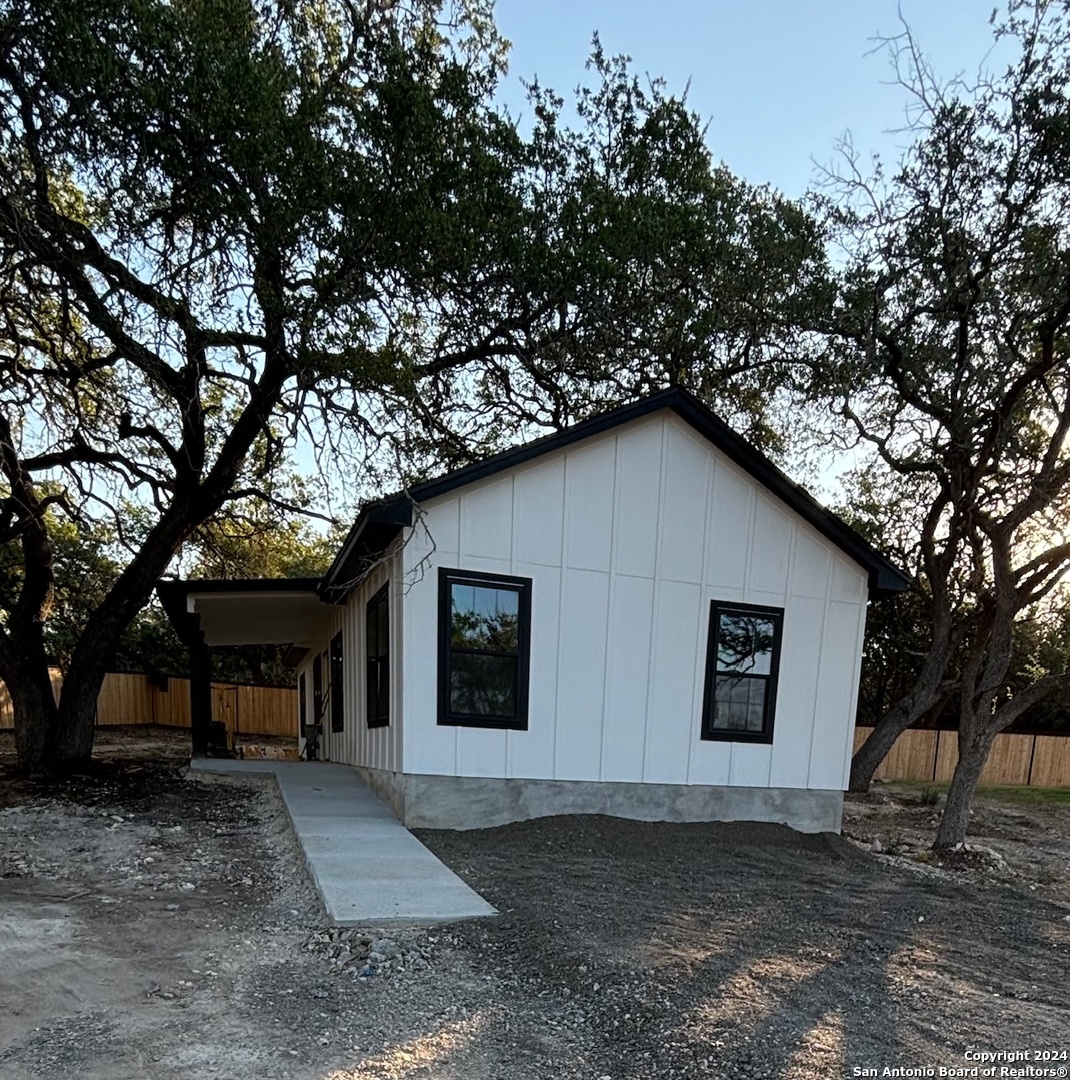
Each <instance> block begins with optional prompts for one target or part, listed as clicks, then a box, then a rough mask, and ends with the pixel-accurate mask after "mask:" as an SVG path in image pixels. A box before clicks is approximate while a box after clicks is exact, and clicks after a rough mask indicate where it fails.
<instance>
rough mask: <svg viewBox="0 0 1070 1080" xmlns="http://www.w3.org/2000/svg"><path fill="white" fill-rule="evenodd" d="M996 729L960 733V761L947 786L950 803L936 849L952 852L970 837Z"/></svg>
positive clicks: (943, 819)
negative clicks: (975, 798)
mask: <svg viewBox="0 0 1070 1080" xmlns="http://www.w3.org/2000/svg"><path fill="white" fill-rule="evenodd" d="M994 737H995V732H987V731H986V732H980V733H974V734H971V735H969V736H967V735H966V733H965V732H960V733H959V760H958V764H957V765H956V766H955V772H954V774H953V775H952V777H951V786H950V787H949V788H948V789H947V805H946V806H945V807H944V813H943V815H942V816H941V818H940V826H939V828H938V829H937V830H936V839H935V840H934V841H933V848H934V849H935V850H937V851H948V850H950V849H952V848H954V847H956V846H957V845H958V844H961V843H963V841H965V839H966V833H967V831H968V830H969V827H970V804H971V803H972V802H973V796H974V793H975V792H976V791H977V785H978V783H979V782H980V780H981V773H982V772H983V771H984V767H985V762H986V761H988V755H989V753H990V752H991V750H992V740H993V738H994Z"/></svg>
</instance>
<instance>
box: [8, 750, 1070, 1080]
mask: <svg viewBox="0 0 1070 1080" xmlns="http://www.w3.org/2000/svg"><path fill="white" fill-rule="evenodd" d="M118 741H119V742H120V743H121V742H122V740H121V739H119V740H118ZM123 745H125V747H126V752H122V750H121V748H120V750H119V751H116V755H115V758H114V759H113V760H109V761H105V762H102V763H101V765H99V766H98V767H97V768H96V769H95V770H94V771H93V772H92V773H91V774H90V775H87V776H84V777H77V778H71V779H69V780H66V781H63V782H58V783H55V784H53V785H50V786H48V787H40V786H35V785H30V784H27V783H25V782H23V781H18V780H15V779H13V778H12V777H11V776H10V774H7V775H5V774H4V772H3V770H2V768H0V1080H38V1078H41V1080H45V1078H47V1080H53V1078H56V1080H60V1078H63V1080H65V1078H77V1080H82V1078H85V1080H147V1078H149V1077H152V1078H159V1080H178V1078H182V1080H200V1078H234V1080H283V1078H289V1080H357V1078H360V1080H365V1078H368V1080H387V1078H390V1080H396V1078H403V1077H404V1078H409V1077H412V1078H417V1077H419V1078H442V1080H445V1078H449V1080H454V1078H456V1080H460V1078H465V1080H529V1078H530V1080H535V1078H539V1080H544V1078H545V1077H556V1078H563V1080H573V1078H575V1080H579V1078H581V1077H582V1078H583V1080H588V1078H594V1080H604V1078H611V1080H625V1078H628V1080H633V1078H634V1080H640V1078H642V1080H645V1078H663V1077H693V1076H703V1075H709V1076H711V1077H754V1078H765V1077H782V1078H804V1077H805V1078H809V1077H838V1076H844V1075H851V1069H852V1068H853V1067H876V1068H880V1067H882V1066H885V1065H904V1066H912V1067H917V1066H922V1065H926V1064H934V1065H940V1064H945V1065H955V1066H962V1065H963V1064H965V1062H964V1059H963V1053H964V1051H966V1050H967V1049H968V1048H978V1049H985V1050H1000V1049H1030V1050H1040V1049H1053V1050H1056V1051H1058V1050H1064V1051H1065V1050H1068V1049H1070V1001H1068V1000H1067V993H1066V991H1067V985H1068V981H1070V980H1068V974H1070V888H1068V882H1070V802H1067V801H1065V800H1064V801H1058V800H1051V801H1045V800H1044V799H1043V798H1040V799H1037V798H1036V797H1035V796H1031V797H1030V798H1032V799H1033V801H1029V802H1023V801H1022V798H1021V796H1017V795H1008V794H1006V793H1004V794H1001V795H999V796H996V797H986V798H985V799H982V800H981V802H980V803H979V806H978V810H977V814H976V815H975V819H974V826H975V830H974V837H973V838H972V847H973V848H974V849H975V850H971V851H967V852H963V853H961V854H960V855H958V856H956V857H955V859H954V860H952V861H953V862H954V864H955V865H953V866H950V865H944V866H940V865H937V864H936V863H935V862H931V861H929V860H927V858H926V856H925V853H924V848H923V846H922V844H923V841H927V839H928V838H929V837H931V833H932V826H931V820H932V816H933V813H934V807H933V806H932V805H929V803H930V802H931V799H932V798H933V797H934V796H933V795H930V794H927V793H926V792H924V791H921V790H916V789H906V788H903V789H891V788H889V787H881V788H879V789H878V790H877V791H876V792H875V793H874V794H873V795H870V796H867V797H865V798H864V799H857V800H852V801H851V802H850V804H849V806H848V813H847V821H846V825H845V831H846V833H847V835H848V836H849V837H851V838H853V839H841V838H838V837H828V836H821V837H802V836H800V835H798V834H796V833H792V832H791V831H790V830H788V829H784V828H779V827H754V826H742V825H654V824H641V823H635V822H624V821H619V820H616V819H610V818H600V817H591V818H552V819H544V820H541V821H536V822H527V823H523V824H518V825H512V826H506V827H504V828H498V829H490V830H483V831H476V832H467V833H452V832H431V831H425V832H421V833H420V836H421V839H423V840H424V842H425V843H427V844H428V846H430V847H431V848H432V849H433V850H434V851H435V852H436V853H437V854H439V856H440V857H441V858H443V859H444V860H445V861H446V862H447V863H449V865H451V866H452V867H453V868H454V869H455V870H456V871H457V872H458V873H459V874H461V876H462V877H464V878H465V879H466V880H467V881H468V882H470V883H471V884H472V885H473V886H474V887H475V888H477V889H478V890H479V891H480V892H482V893H483V895H484V896H486V897H487V899H488V900H490V901H491V903H493V904H495V905H496V906H497V907H498V908H499V910H500V911H501V915H500V916H499V917H497V918H495V919H488V920H479V921H473V922H469V923H462V924H455V925H453V926H449V927H438V928H425V929H421V930H398V929H393V930H381V931H377V930H374V929H372V928H367V929H357V930H352V931H348V930H347V931H337V930H335V931H328V930H326V929H325V928H324V925H323V921H322V915H321V912H320V909H319V905H318V902H317V901H316V899H315V895H314V892H313V890H312V888H311V886H310V883H309V881H308V878H307V874H306V872H305V870H304V866H303V862H302V860H301V856H300V852H299V851H298V850H296V848H295V845H294V843H293V840H292V836H291V834H290V831H289V827H288V824H287V821H286V818H285V812H284V810H283V808H282V806H281V803H280V801H279V799H278V796H277V794H276V793H275V791H274V789H273V787H272V786H271V784H270V783H269V782H266V781H259V782H257V781H254V780H244V779H243V780H242V781H241V782H238V781H231V780H227V779H223V778H214V779H205V778H192V777H189V776H186V775H184V771H183V770H182V769H181V768H180V767H179V762H178V754H177V749H176V752H175V754H174V755H173V760H172V761H171V762H167V761H161V760H160V759H159V757H158V756H157V757H156V760H154V761H151V762H150V761H148V760H145V759H143V758H141V757H138V755H137V754H136V753H134V752H133V751H132V750H131V746H130V744H129V742H127V743H125V744H123ZM3 749H4V747H3V746H2V745H0V753H2V752H3ZM157 749H158V748H157ZM107 756H109V757H110V756H111V754H110V751H109V752H108V753H107ZM874 841H876V843H874ZM863 845H865V846H863ZM874 848H879V849H880V850H879V852H877V853H874V850H873V849H874ZM989 849H990V850H989ZM1004 864H1006V865H1004ZM380 938H382V939H384V940H386V939H389V940H388V941H387V944H386V945H384V944H383V943H382V941H380V940H378V939H380ZM375 948H378V949H379V951H380V953H384V954H385V955H386V956H387V957H388V958H387V959H386V960H384V961H383V962H382V963H381V964H378V965H376V964H370V963H368V955H369V951H370V950H374V949H375ZM390 957H393V959H390ZM1053 1075H1054V1074H1053Z"/></svg>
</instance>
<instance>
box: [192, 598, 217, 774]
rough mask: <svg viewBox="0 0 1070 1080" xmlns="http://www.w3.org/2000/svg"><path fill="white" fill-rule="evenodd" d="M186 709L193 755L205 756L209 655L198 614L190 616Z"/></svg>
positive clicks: (209, 713) (209, 716) (208, 721)
mask: <svg viewBox="0 0 1070 1080" xmlns="http://www.w3.org/2000/svg"><path fill="white" fill-rule="evenodd" d="M188 641H189V712H190V725H191V729H192V732H191V733H192V736H193V756H194V757H206V756H207V754H208V743H209V738H210V734H211V729H212V657H211V655H210V654H209V652H208V644H207V643H206V642H205V640H204V631H203V630H202V629H201V619H200V616H199V615H191V616H190V632H189V638H188Z"/></svg>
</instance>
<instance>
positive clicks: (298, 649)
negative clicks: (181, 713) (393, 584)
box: [156, 578, 331, 758]
mask: <svg viewBox="0 0 1070 1080" xmlns="http://www.w3.org/2000/svg"><path fill="white" fill-rule="evenodd" d="M320 584H321V582H320V579H319V578H242V579H215V578H213V579H205V578H201V579H187V580H173V581H162V582H160V584H159V585H157V587H156V593H157V595H158V596H159V598H160V603H161V605H162V606H163V609H164V611H165V612H166V614H167V617H168V619H169V620H170V622H171V625H172V626H173V627H174V628H175V632H176V633H177V634H178V637H179V639H180V640H181V641H182V643H183V644H184V645H185V646H186V648H187V649H188V650H189V680H190V691H189V692H190V719H191V733H192V756H193V757H194V758H200V757H207V756H208V755H210V754H211V753H213V752H218V751H219V750H220V749H222V748H223V747H225V735H224V736H223V737H222V738H221V737H220V734H219V731H218V728H217V727H215V726H214V724H213V716H212V650H213V649H214V648H223V647H226V646H233V645H282V646H289V649H290V653H289V655H290V657H291V658H292V660H293V661H294V662H296V661H298V660H299V659H300V658H301V656H303V655H304V653H305V651H307V649H308V648H309V647H310V646H311V645H312V643H313V641H314V640H315V638H316V636H317V635H318V634H319V633H321V631H322V628H323V626H324V623H325V622H326V620H327V618H328V617H329V613H330V611H331V605H330V604H329V603H327V602H325V601H324V600H322V599H321V597H320ZM304 734H305V733H304V732H301V735H302V736H303V735H304Z"/></svg>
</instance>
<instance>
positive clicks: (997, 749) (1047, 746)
mask: <svg viewBox="0 0 1070 1080" xmlns="http://www.w3.org/2000/svg"><path fill="white" fill-rule="evenodd" d="M872 730H873V728H871V727H859V728H855V749H856V750H857V749H858V748H859V747H860V746H861V745H862V743H864V742H865V741H866V739H867V738H868V737H869V733H870V732H871V731H872ZM958 759H959V735H958V732H957V731H919V730H914V729H911V730H910V731H904V732H903V734H902V735H900V736H899V738H898V739H896V741H895V745H894V746H893V747H892V750H891V753H890V754H889V755H888V756H887V757H886V758H885V759H884V761H883V762H881V766H880V768H879V769H877V771H876V772H875V773H874V774H873V777H874V779H875V780H928V781H934V782H936V783H946V782H947V781H949V780H950V779H951V774H952V773H953V772H954V771H955V765H956V763H957V762H958ZM981 783H982V784H983V785H995V784H1017V785H1030V786H1032V787H1070V737H1068V736H1064V735H1016V734H1007V733H1004V734H1003V735H997V736H996V740H995V742H994V743H993V744H992V753H991V754H990V755H989V758H988V763H987V764H986V765H985V769H984V772H983V773H981Z"/></svg>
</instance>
